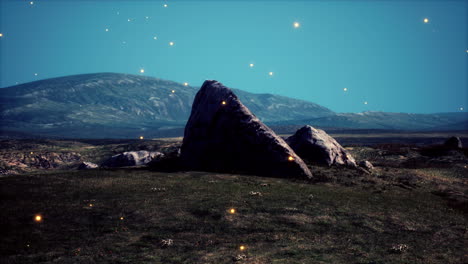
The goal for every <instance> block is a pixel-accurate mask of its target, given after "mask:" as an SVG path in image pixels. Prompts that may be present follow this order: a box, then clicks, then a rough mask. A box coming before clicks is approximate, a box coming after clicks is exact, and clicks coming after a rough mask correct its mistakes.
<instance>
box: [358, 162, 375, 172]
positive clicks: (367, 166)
mask: <svg viewBox="0 0 468 264" xmlns="http://www.w3.org/2000/svg"><path fill="white" fill-rule="evenodd" d="M359 167H361V168H364V169H366V170H369V171H370V170H373V169H374V166H373V165H372V163H370V162H369V161H367V160H363V161H361V162H359Z"/></svg>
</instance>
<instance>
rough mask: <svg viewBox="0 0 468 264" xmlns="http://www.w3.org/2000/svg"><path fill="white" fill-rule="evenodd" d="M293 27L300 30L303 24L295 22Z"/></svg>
mask: <svg viewBox="0 0 468 264" xmlns="http://www.w3.org/2000/svg"><path fill="white" fill-rule="evenodd" d="M293 26H294V28H299V27H300V26H301V24H299V22H294V24H293Z"/></svg>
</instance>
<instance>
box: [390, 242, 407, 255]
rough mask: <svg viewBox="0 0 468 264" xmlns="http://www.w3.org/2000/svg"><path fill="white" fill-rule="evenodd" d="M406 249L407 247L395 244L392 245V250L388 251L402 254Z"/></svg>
mask: <svg viewBox="0 0 468 264" xmlns="http://www.w3.org/2000/svg"><path fill="white" fill-rule="evenodd" d="M408 249H409V247H408V245H406V244H397V245H393V246H392V248H391V249H390V251H392V252H394V253H403V252H405V251H407V250H408Z"/></svg>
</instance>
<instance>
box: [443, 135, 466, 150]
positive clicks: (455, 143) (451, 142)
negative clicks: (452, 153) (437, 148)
mask: <svg viewBox="0 0 468 264" xmlns="http://www.w3.org/2000/svg"><path fill="white" fill-rule="evenodd" d="M444 145H445V146H446V147H448V148H450V149H462V148H463V144H462V142H461V139H460V138H459V137H451V138H449V139H447V140H446V141H445V143H444Z"/></svg>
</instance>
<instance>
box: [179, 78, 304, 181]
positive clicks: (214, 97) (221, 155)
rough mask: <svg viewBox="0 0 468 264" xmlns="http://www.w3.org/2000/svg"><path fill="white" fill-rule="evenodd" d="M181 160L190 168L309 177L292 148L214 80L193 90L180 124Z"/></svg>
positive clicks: (229, 91)
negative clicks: (184, 122) (189, 106)
mask: <svg viewBox="0 0 468 264" xmlns="http://www.w3.org/2000/svg"><path fill="white" fill-rule="evenodd" d="M181 161H182V163H183V164H184V166H185V167H186V168H188V169H192V170H207V171H220V172H241V173H248V174H256V175H263V176H272V177H283V178H292V177H295V178H311V177H312V173H311V172H310V171H309V169H308V168H307V166H306V165H305V164H304V162H303V161H302V160H301V158H300V157H299V156H297V155H296V154H295V153H294V151H293V150H292V149H291V148H290V147H289V146H288V145H287V144H286V142H284V140H283V139H281V138H280V137H279V136H277V135H276V134H275V133H274V132H273V131H272V130H271V129H270V128H268V127H267V126H266V125H264V124H263V123H262V122H261V121H260V120H259V119H258V118H257V117H255V116H254V115H253V114H252V113H251V112H250V110H249V109H247V107H245V106H244V105H243V104H242V103H241V102H240V100H239V99H238V98H237V96H236V95H235V94H234V93H233V92H232V91H231V90H230V89H229V88H227V87H225V86H224V85H222V84H221V83H219V82H217V81H211V80H207V81H205V83H204V84H203V86H202V87H201V89H200V91H198V93H197V95H196V96H195V100H194V102H193V105H192V113H191V115H190V118H189V120H188V122H187V125H186V127H185V133H184V140H183V143H182V147H181Z"/></svg>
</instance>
